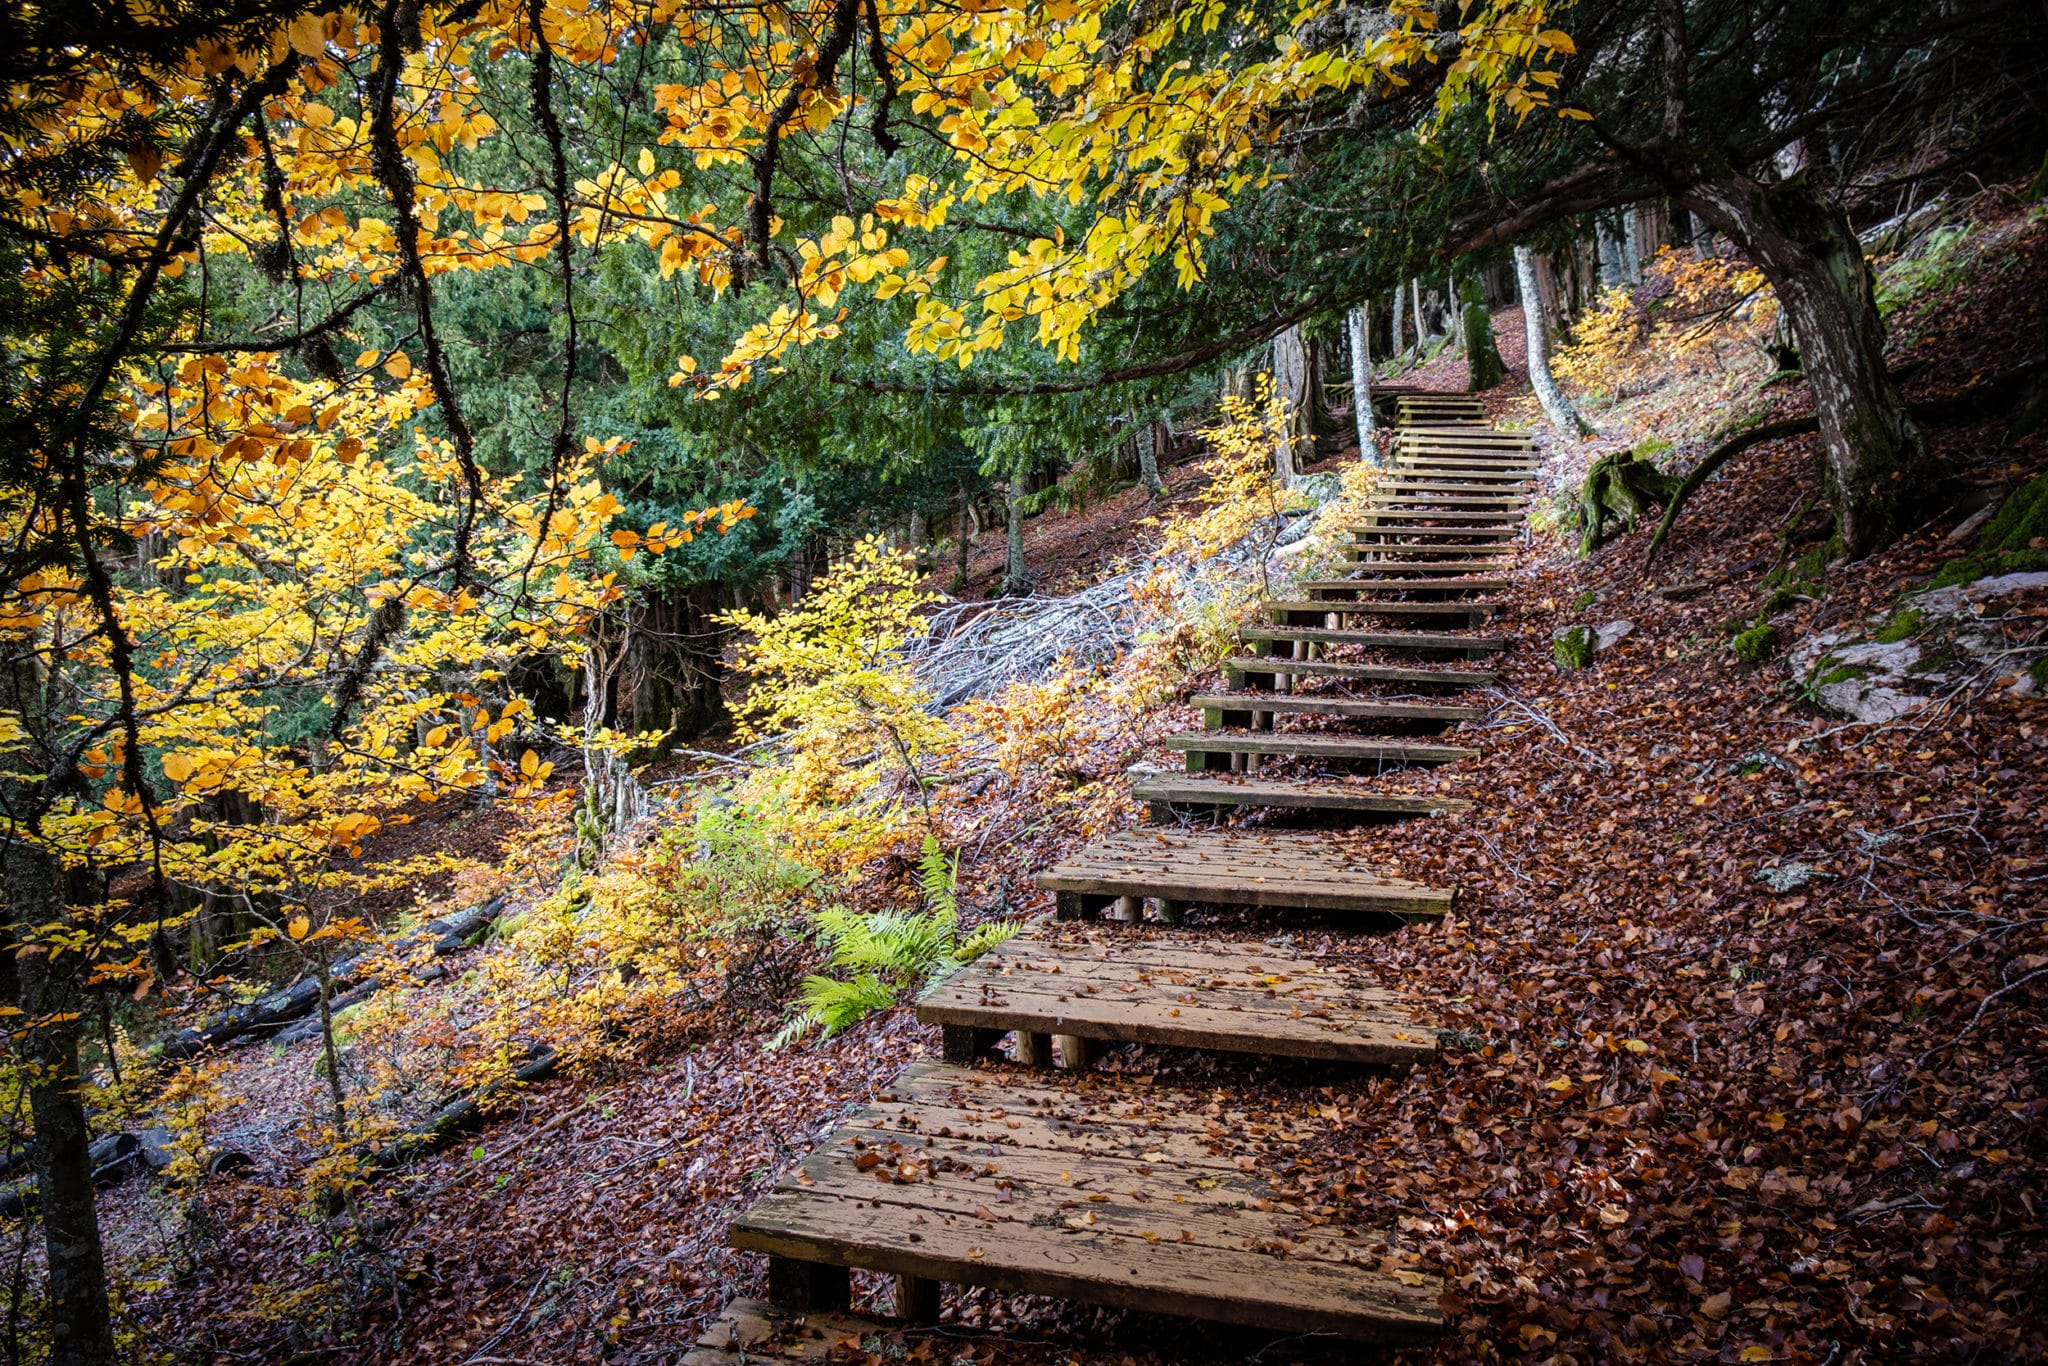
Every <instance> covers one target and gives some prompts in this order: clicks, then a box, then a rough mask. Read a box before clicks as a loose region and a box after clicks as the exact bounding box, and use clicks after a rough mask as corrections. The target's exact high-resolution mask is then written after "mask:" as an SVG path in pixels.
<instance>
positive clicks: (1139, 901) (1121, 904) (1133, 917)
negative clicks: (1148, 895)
mask: <svg viewBox="0 0 2048 1366" xmlns="http://www.w3.org/2000/svg"><path fill="white" fill-rule="evenodd" d="M1109 918H1110V919H1111V920H1121V921H1123V922H1124V923H1125V924H1127V925H1129V924H1135V923H1136V922H1138V921H1139V920H1142V919H1144V918H1145V902H1144V899H1143V898H1142V897H1135V896H1120V897H1118V898H1117V899H1116V904H1115V905H1114V906H1112V907H1111V908H1110V912H1109Z"/></svg>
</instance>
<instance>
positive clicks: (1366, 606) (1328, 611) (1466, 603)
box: [1259, 598, 1505, 626]
mask: <svg viewBox="0 0 2048 1366" xmlns="http://www.w3.org/2000/svg"><path fill="white" fill-rule="evenodd" d="M1504 605H1505V604H1503V603H1500V602H1491V601H1486V600H1483V599H1470V598H1449V599H1442V600H1439V601H1436V602H1361V601H1352V602H1332V601H1328V600H1316V599H1303V600H1301V601H1290V602H1263V603H1260V604H1259V606H1260V608H1261V609H1262V610H1263V611H1264V612H1265V613H1266V614H1267V615H1268V616H1269V617H1272V618H1273V619H1274V621H1276V622H1278V623H1280V624H1283V625H1287V624H1291V623H1290V622H1289V620H1288V619H1289V618H1290V617H1292V616H1297V615H1302V614H1307V615H1310V616H1331V615H1335V616H1346V617H1463V618H1464V619H1465V622H1466V624H1467V625H1470V626H1477V625H1479V624H1480V623H1481V622H1483V621H1485V620H1486V619H1487V617H1489V616H1491V615H1492V614H1493V613H1495V612H1497V611H1499V610H1500V609H1501V608H1502V607H1503V606H1504Z"/></svg>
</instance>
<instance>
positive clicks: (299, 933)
mask: <svg viewBox="0 0 2048 1366" xmlns="http://www.w3.org/2000/svg"><path fill="white" fill-rule="evenodd" d="M312 928H313V922H312V921H311V920H309V919H307V918H306V917H305V916H303V915H295V916H293V917H292V918H291V923H290V924H288V925H286V926H285V927H284V932H285V934H286V935H287V936H288V937H290V938H291V939H294V940H299V939H304V938H305V937H306V935H307V934H308V933H309V932H310V931H311V930H312Z"/></svg>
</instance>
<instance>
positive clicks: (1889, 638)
mask: <svg viewBox="0 0 2048 1366" xmlns="http://www.w3.org/2000/svg"><path fill="white" fill-rule="evenodd" d="M1925 620H1926V616H1925V614H1924V613H1922V612H1921V611H1920V609H1919V608H1917V607H1902V608H1900V609H1899V610H1898V611H1896V612H1893V613H1892V615H1891V620H1889V621H1887V622H1886V623H1885V624H1884V626H1883V627H1882V628H1881V629H1880V630H1879V631H1878V633H1877V634H1876V635H1874V636H1872V637H1871V639H1872V640H1875V641H1876V642H1877V643H1878V644H1880V645H1896V644H1898V643H1899V642H1900V641H1902V640H1905V639H1907V638H1908V637H1910V636H1913V635H1915V634H1917V633H1918V632H1919V630H1920V625H1921V623H1922V622H1923V621H1925Z"/></svg>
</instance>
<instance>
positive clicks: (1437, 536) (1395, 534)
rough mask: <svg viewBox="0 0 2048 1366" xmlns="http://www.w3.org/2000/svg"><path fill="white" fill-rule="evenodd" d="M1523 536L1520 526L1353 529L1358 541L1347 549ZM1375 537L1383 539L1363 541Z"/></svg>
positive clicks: (1512, 538)
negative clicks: (1419, 539)
mask: <svg viewBox="0 0 2048 1366" xmlns="http://www.w3.org/2000/svg"><path fill="white" fill-rule="evenodd" d="M1521 534H1522V529H1521V528H1520V527H1519V526H1515V525H1512V524H1510V525H1502V526H1384V527H1352V528H1351V535H1352V536H1353V537H1354V538H1357V539H1354V540H1353V542H1352V543H1351V545H1350V546H1348V547H1346V548H1347V549H1357V548H1358V547H1359V546H1360V545H1362V544H1363V545H1368V548H1370V547H1373V546H1376V547H1378V548H1380V549H1385V548H1386V547H1387V544H1388V541H1389V539H1391V541H1392V542H1393V543H1394V544H1399V543H1400V542H1402V541H1404V540H1412V539H1414V538H1417V537H1423V538H1428V539H1431V540H1442V539H1444V538H1446V537H1457V538H1460V539H1463V540H1468V541H1512V540H1514V539H1515V538H1516V537H1518V536H1520V535H1521ZM1375 535H1376V536H1379V537H1380V538H1381V539H1380V540H1378V541H1375V542H1370V543H1367V542H1365V541H1364V539H1363V538H1364V537H1366V536H1375Z"/></svg>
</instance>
